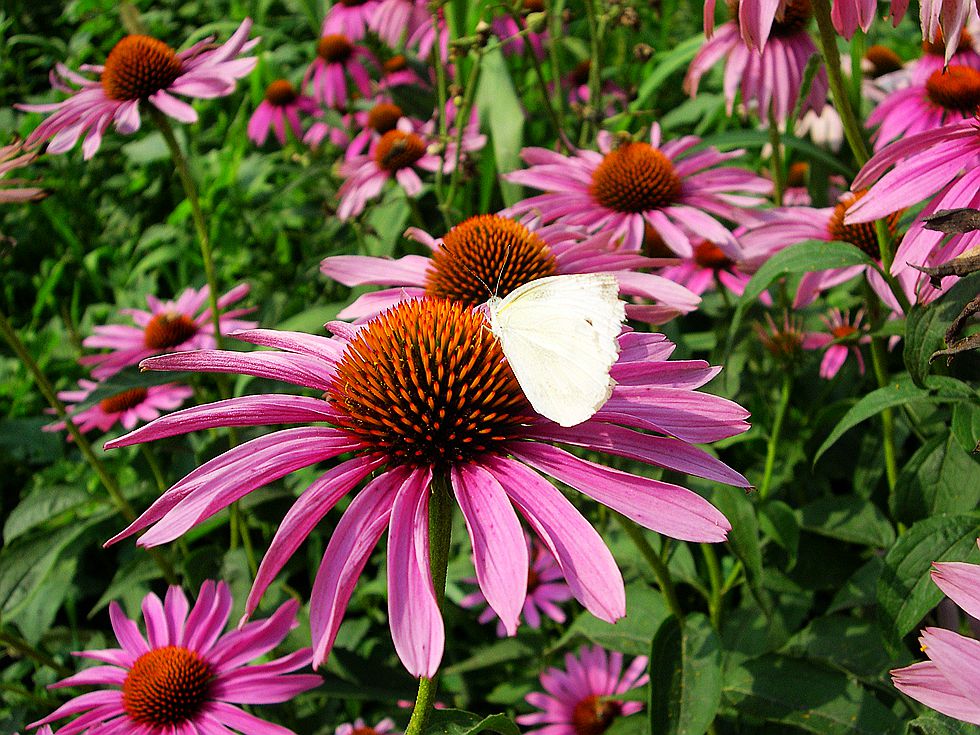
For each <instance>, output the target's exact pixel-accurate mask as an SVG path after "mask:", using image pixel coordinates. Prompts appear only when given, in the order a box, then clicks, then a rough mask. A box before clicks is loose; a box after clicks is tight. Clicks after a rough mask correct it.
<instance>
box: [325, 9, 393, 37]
mask: <svg viewBox="0 0 980 735" xmlns="http://www.w3.org/2000/svg"><path fill="white" fill-rule="evenodd" d="M379 5H381V0H338V2H335V3H333V4H332V5H331V6H330V10H328V11H327V17H326V18H324V20H323V28H322V29H321V30H320V35H321V36H329V35H332V34H341V35H344V36H347V37H348V38H350V39H351V40H352V41H360V40H361V39H362V38H364V36H365V35H366V34H367V29H368V26H370V24H371V20H372V19H373V18H374V14H375V13H376V12H377V10H378V6H379Z"/></svg>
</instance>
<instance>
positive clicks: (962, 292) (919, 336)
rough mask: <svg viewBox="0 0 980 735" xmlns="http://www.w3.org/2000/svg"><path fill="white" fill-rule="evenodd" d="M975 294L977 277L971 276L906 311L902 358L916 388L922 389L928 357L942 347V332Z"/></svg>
mask: <svg viewBox="0 0 980 735" xmlns="http://www.w3.org/2000/svg"><path fill="white" fill-rule="evenodd" d="M978 291H980V273H973V274H970V275H969V276H967V277H965V278H961V279H960V280H959V281H957V283H956V285H955V286H953V287H952V288H951V289H949V291H947V292H946V293H945V294H943V296H942V298H940V299H939V300H937V301H934V302H933V303H931V304H927V305H925V306H922V305H920V304H916V305H915V306H913V307H912V309H911V310H910V311H909V315H908V319H907V321H906V331H905V348H904V352H903V356H904V358H905V367H906V368H908V371H909V375H911V376H912V380H914V381H915V384H916V385H918V386H923V385H924V381H925V377H926V375H928V374H929V357H930V356H931V355H932V353H933V352H935V351H936V350H939V349H942V348H943V347H945V346H946V342H945V334H946V329H947V328H948V327H949V325H950V323H951V322H952V321H953V319H955V318H956V316H957V315H958V314H959V313H960V311H962V309H963V307H964V306H966V304H967V302H969V301H970V300H971V299H972V298H973V297H975V296H976V295H977V292H978Z"/></svg>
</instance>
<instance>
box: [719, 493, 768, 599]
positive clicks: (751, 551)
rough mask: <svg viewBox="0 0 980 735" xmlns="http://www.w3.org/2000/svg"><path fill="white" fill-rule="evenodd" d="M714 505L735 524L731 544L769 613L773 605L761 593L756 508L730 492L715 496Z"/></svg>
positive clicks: (749, 501) (747, 577)
mask: <svg viewBox="0 0 980 735" xmlns="http://www.w3.org/2000/svg"><path fill="white" fill-rule="evenodd" d="M711 501H712V502H713V503H714V504H715V506H716V507H717V508H718V510H720V511H721V512H722V513H724V514H725V517H726V518H727V519H728V521H729V522H730V523H731V524H732V530H731V531H729V532H728V543H729V545H730V546H731V548H732V551H733V552H735V556H737V557H738V558H739V560H740V561H741V562H742V565H743V566H744V567H745V577H746V579H747V580H748V583H749V589H750V590H751V591H752V595H753V597H755V599H756V601H757V602H758V603H759V606H760V607H761V608H762V609H763V610H768V609H769V607H770V602H769V599H768V597H767V595H766V594H765V592H764V591H763V589H762V546H761V545H760V542H759V522H758V520H757V519H756V514H755V505H754V504H753V503H752V501H751V500H749V496H748V495H746V494H745V493H743V492H737V491H734V490H731V489H729V488H726V489H724V490H722V491H721V492H717V493H715V494H714V495H712V497H711Z"/></svg>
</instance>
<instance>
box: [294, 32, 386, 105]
mask: <svg viewBox="0 0 980 735" xmlns="http://www.w3.org/2000/svg"><path fill="white" fill-rule="evenodd" d="M365 62H367V63H369V64H371V65H372V66H374V67H375V68H377V67H378V66H379V63H378V60H377V59H376V58H374V54H372V53H371V52H370V51H369V50H368V49H367V48H366V47H364V46H358V45H356V44H354V43H352V42H351V39H349V38H348V37H347V36H345V35H343V34H341V33H331V34H330V35H328V36H323V37H322V38H320V40H319V41H317V43H316V58H315V59H314V60H313V63H312V64H310V67H309V68H308V69H307V70H306V74H305V75H304V76H303V88H304V89H305V88H306V85H307V84H309V83H311V82H312V84H313V97H314V98H315V99H316V101H317V102H320V103H321V104H324V105H326V106H327V107H334V108H338V109H343V108H345V107H346V106H347V101H348V99H349V95H348V93H347V77H348V76H350V78H351V79H353V80H354V85H355V86H356V87H357V91H358V92H359V93H360V95H361V96H362V97H369V96H370V95H371V73H370V72H369V71H368V70H367V67H365V66H364V63H365Z"/></svg>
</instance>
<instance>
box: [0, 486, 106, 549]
mask: <svg viewBox="0 0 980 735" xmlns="http://www.w3.org/2000/svg"><path fill="white" fill-rule="evenodd" d="M91 501H92V496H90V495H89V494H88V493H87V492H86V491H85V489H84V488H82V487H79V486H77V485H56V486H53V487H47V486H42V487H39V488H37V489H36V490H34V491H33V492H32V493H30V494H29V495H28V496H27V497H26V498H24V499H23V500H22V501H20V503H18V504H17V507H16V508H14V509H13V510H12V511H11V512H10V515H9V516H7V521H6V522H5V523H4V524H3V539H4V543H7V544H9V543H10V542H11V541H13V540H14V539H16V538H18V537H20V536H23V535H24V534H25V533H27V532H28V531H32V530H33V529H35V528H37V527H38V526H40V525H42V524H43V523H45V522H46V521H49V520H50V519H52V518H54V517H55V516H57V515H59V514H61V513H64V512H65V511H68V510H71V509H73V508H77V507H79V506H81V505H85V504H86V503H89V502H91Z"/></svg>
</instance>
